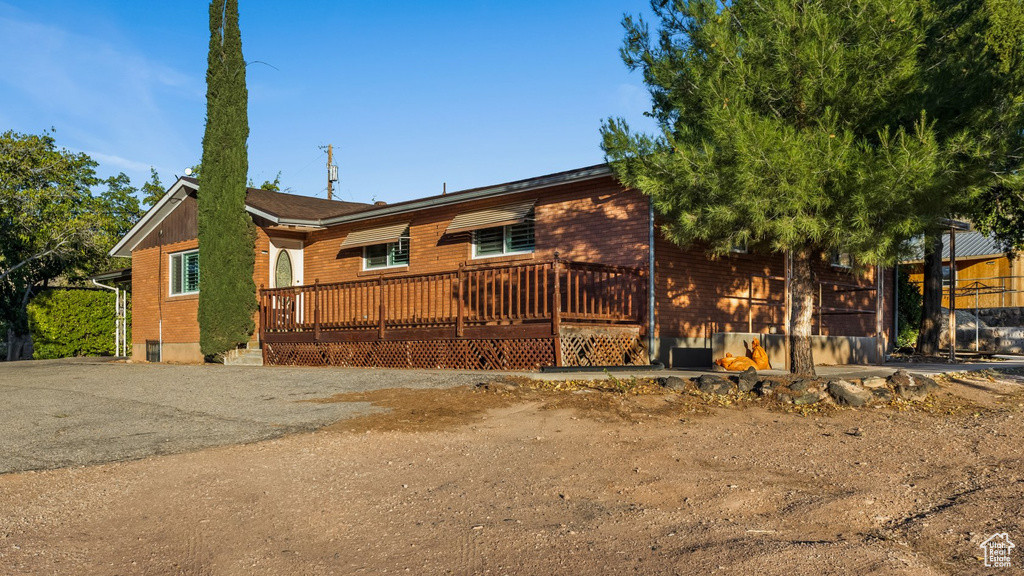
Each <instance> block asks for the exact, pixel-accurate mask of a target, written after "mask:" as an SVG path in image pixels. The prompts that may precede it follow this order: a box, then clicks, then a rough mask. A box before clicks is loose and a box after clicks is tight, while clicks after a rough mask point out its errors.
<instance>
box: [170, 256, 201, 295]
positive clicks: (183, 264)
mask: <svg viewBox="0 0 1024 576" xmlns="http://www.w3.org/2000/svg"><path fill="white" fill-rule="evenodd" d="M192 254H195V255H196V258H198V257H199V249H198V248H193V249H192V250H183V251H181V252H175V253H173V254H168V255H167V270H168V273H167V280H168V286H167V293H168V294H170V295H171V296H189V295H191V294H199V284H200V282H201V281H202V280H201V279H198V280H196V289H195V290H189V291H186V290H185V279H184V278H182V279H181V282H180V283H181V287H182V291H181V292H175V291H174V287H175V284H177V282H175V280H176V279H175V277H174V260H175V259H176V258H177V259H180V260H181V264H180V265H179V266H178V271H179V272H180V273H181V274H184V273H185V257H186V256H191V255H192ZM196 275H197V276H198V275H199V273H198V270H197V271H196Z"/></svg>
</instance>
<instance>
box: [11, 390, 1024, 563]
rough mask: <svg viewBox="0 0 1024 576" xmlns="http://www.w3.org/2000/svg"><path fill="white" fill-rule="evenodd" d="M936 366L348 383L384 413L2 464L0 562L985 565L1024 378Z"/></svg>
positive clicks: (1005, 521)
mask: <svg viewBox="0 0 1024 576" xmlns="http://www.w3.org/2000/svg"><path fill="white" fill-rule="evenodd" d="M940 384H941V386H942V390H941V392H940V393H938V394H936V395H933V396H930V397H929V398H928V399H927V400H926V401H925V402H914V403H911V402H902V401H899V400H895V401H893V403H891V404H890V405H888V406H884V407H879V408H865V409H858V410H853V409H841V408H836V407H834V406H827V405H826V406H819V407H805V406H792V405H785V404H782V403H777V402H772V401H770V400H765V399H757V398H756V397H755V396H753V395H750V394H733V395H730V396H712V395H704V394H700V393H697V392H694V391H689V392H684V393H679V392H670V391H667V390H665V389H662V388H660V387H658V386H657V385H656V384H655V383H653V382H649V381H638V380H614V379H610V380H607V381H603V382H598V383H596V384H594V383H584V382H571V381H570V382H561V383H550V382H549V383H543V382H534V381H531V380H527V379H504V380H501V381H495V382H488V383H487V384H486V385H483V386H477V387H463V388H457V389H444V390H406V389H391V390H379V391H374V392H368V393H360V394H342V395H337V396H333V397H330V398H323V399H319V400H317V401H318V402H372V403H374V405H376V406H377V407H379V408H381V409H382V410H380V411H378V412H375V413H373V414H369V415H365V416H361V417H358V418H356V419H350V420H345V421H342V422H339V423H337V424H335V425H333V426H331V427H329V428H327V429H324V430H321V431H319V432H316V433H312V434H302V435H294V436H289V437H286V438H282V439H277V440H272V441H267V442H262V443H258V444H252V445H246V446H234V447H224V448H215V449H209V450H204V451H200V452H195V453H190V454H179V455H173V456H165V457H156V458H149V459H146V460H143V461H137V462H127V463H118V464H109V465H102V466H92V467H84V468H73V469H64V470H52V471H46V472H34V473H21V474H10V475H6V476H2V477H0V510H2V511H3V512H2V514H0V573H4V574H40V573H46V574H254V573H267V574H284V573H289V574H359V573H366V574H380V573H384V572H388V573H390V572H400V573H414V574H448V573H450V574H483V573H490V574H623V573H634V574H698V573H699V574H703V573H720V574H787V575H788V574H971V573H979V574H982V573H987V572H986V569H985V568H984V567H983V565H982V563H981V561H979V560H978V557H979V556H980V555H981V549H980V548H978V545H979V544H980V543H981V542H982V541H983V540H984V539H985V538H988V536H990V535H991V534H992V533H994V532H997V531H998V532H1008V533H1009V534H1010V538H1011V539H1014V540H1015V541H1017V542H1020V541H1024V530H1022V520H1021V517H1020V509H1021V507H1022V505H1024V461H1022V460H1024V454H1022V451H1021V448H1020V438H1021V437H1022V435H1024V414H1022V409H1024V396H1022V390H1024V382H1022V379H1021V377H1020V375H1018V374H1009V375H998V374H993V373H988V374H975V375H958V376H955V377H953V378H949V379H943V380H941V381H940ZM1020 558H1021V557H1020V556H1017V557H1014V563H1015V567H1016V566H1021V565H1024V561H1021V560H1020ZM1014 569H1017V568H1014Z"/></svg>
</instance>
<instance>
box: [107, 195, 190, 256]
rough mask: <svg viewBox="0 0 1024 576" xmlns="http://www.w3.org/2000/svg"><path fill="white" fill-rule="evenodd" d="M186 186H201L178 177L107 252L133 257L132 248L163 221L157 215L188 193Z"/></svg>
mask: <svg viewBox="0 0 1024 576" xmlns="http://www.w3.org/2000/svg"><path fill="white" fill-rule="evenodd" d="M186 188H187V189H189V190H198V189H199V187H198V186H196V185H195V184H193V183H192V182H189V181H188V180H185V179H184V178H178V181H177V182H175V183H174V184H173V185H172V186H171V187H170V188H169V189H168V190H167V192H165V193H164V195H163V197H161V198H160V200H157V203H156V204H154V205H153V207H152V208H150V209H149V211H148V212H146V213H145V214H144V215H143V216H142V218H140V219H139V221H138V222H136V223H135V226H132V229H131V230H129V231H128V233H127V234H125V235H124V238H121V240H120V241H119V242H118V243H117V244H114V247H113V248H111V249H110V252H108V253H107V254H109V255H110V256H114V257H117V258H131V257H132V250H134V249H135V247H136V246H138V245H139V243H140V242H142V239H143V238H145V237H146V236H149V234H150V232H152V231H153V230H154V229H155V228H156V226H157V225H158V224H159V223H160V222H161V221H163V218H157V215H158V214H161V213H162V212H163V209H164V207H165V206H167V205H168V204H170V203H171V201H172V200H173V199H175V198H177V199H178V200H179V201H180V200H181V199H182V198H181V196H183V195H184V194H187V192H186V191H185V189H186ZM129 245H130V246H129Z"/></svg>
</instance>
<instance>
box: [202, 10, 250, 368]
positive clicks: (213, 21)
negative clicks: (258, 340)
mask: <svg viewBox="0 0 1024 576" xmlns="http://www.w3.org/2000/svg"><path fill="white" fill-rule="evenodd" d="M248 137H249V120H248V91H247V90H246V86H245V60H243V59H242V38H241V33H240V32H239V28H238V1H237V0H213V2H211V3H210V52H209V62H208V68H207V71H206V133H205V135H204V136H203V158H202V167H203V175H202V183H201V185H200V190H199V218H198V220H199V251H200V252H199V254H200V255H199V277H200V278H202V281H201V282H202V284H201V286H200V290H199V346H200V349H201V350H202V352H203V354H204V355H206V356H207V357H216V356H218V355H220V354H223V353H224V352H226V351H228V350H229V349H231V348H233V347H235V346H237V345H239V344H242V343H244V342H246V341H247V340H248V339H249V335H250V334H252V331H253V328H254V326H255V325H254V322H253V313H254V312H255V311H256V285H255V283H254V282H253V278H252V276H253V268H254V266H255V260H256V256H255V253H254V251H255V230H254V226H253V223H252V220H251V219H250V218H249V216H248V215H247V214H246V212H245V194H246V185H245V184H246V174H247V172H248V169H249V160H248V156H247V150H246V140H247V139H248Z"/></svg>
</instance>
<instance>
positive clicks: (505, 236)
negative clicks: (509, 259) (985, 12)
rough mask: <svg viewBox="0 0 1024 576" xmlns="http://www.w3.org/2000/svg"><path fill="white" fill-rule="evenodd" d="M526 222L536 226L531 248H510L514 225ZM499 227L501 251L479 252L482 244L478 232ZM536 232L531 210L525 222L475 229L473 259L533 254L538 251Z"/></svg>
mask: <svg viewBox="0 0 1024 576" xmlns="http://www.w3.org/2000/svg"><path fill="white" fill-rule="evenodd" d="M526 223H530V224H532V225H533V227H534V230H533V231H534V238H533V245H532V246H531V247H530V249H529V250H511V249H510V248H509V246H510V245H511V239H510V236H511V234H512V227H513V226H522V225H523V224H526ZM497 228H501V252H497V253H494V254H480V253H479V247H480V244H479V242H478V240H477V239H478V238H479V236H478V234H479V233H480V232H485V231H487V230H495V229H497ZM536 233H537V226H536V223H535V221H534V217H533V211H531V212H530V215H529V216H527V218H526V220H524V221H523V222H520V223H519V224H506V225H505V226H494V227H492V228H482V229H480V230H474V231H473V240H472V244H473V259H474V260H482V259H485V258H501V257H502V256H515V255H517V254H533V253H534V252H536V251H537V236H536Z"/></svg>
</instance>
